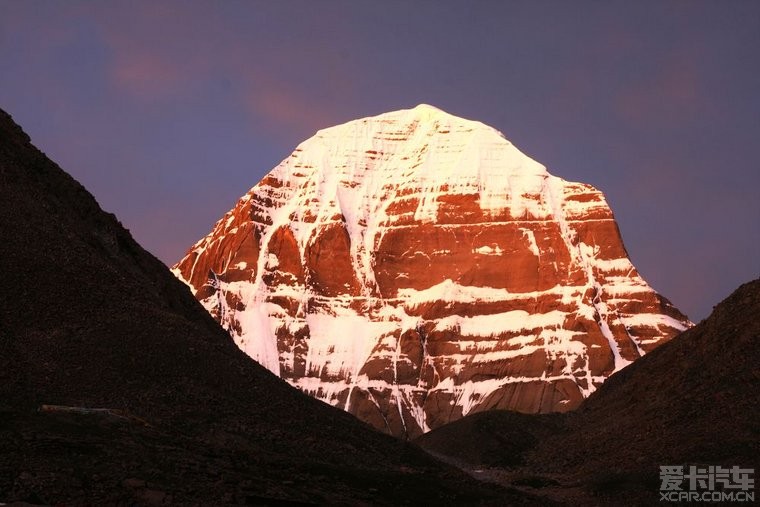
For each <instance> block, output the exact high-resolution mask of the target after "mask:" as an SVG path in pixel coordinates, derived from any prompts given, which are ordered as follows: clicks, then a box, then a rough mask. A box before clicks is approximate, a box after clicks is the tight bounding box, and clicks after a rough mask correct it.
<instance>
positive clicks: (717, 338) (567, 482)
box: [416, 280, 760, 505]
mask: <svg viewBox="0 0 760 507" xmlns="http://www.w3.org/2000/svg"><path fill="white" fill-rule="evenodd" d="M759 346H760V280H755V281H752V282H750V283H747V284H744V285H742V286H741V287H739V289H737V290H736V291H735V292H734V293H733V294H732V295H731V296H729V297H728V298H727V299H726V300H725V301H723V302H722V303H720V304H719V305H718V306H716V307H715V309H714V311H713V313H712V314H711V315H710V317H708V318H707V319H705V320H704V321H702V322H701V323H700V324H698V325H697V326H696V327H694V328H692V329H690V330H688V331H686V332H684V333H682V334H681V335H679V336H678V337H676V338H674V339H673V340H671V341H670V342H668V343H666V344H664V345H662V346H660V347H658V348H657V349H655V350H654V351H652V352H651V353H649V354H647V355H646V356H644V357H643V358H642V359H640V360H638V361H636V362H635V363H634V364H632V365H631V366H629V367H627V368H625V369H624V370H622V371H621V372H619V373H617V374H615V375H613V376H612V377H610V379H609V380H607V382H605V383H604V384H603V385H602V386H601V388H600V389H599V390H597V391H596V392H595V393H594V394H593V395H591V396H590V397H589V398H588V399H587V400H586V401H585V402H584V403H583V404H582V405H581V407H580V408H579V409H578V410H577V411H575V412H571V413H567V414H558V415H556V416H553V417H550V418H546V417H534V416H529V415H524V414H515V413H509V412H498V411H494V412H486V413H478V414H475V415H472V416H468V417H465V418H463V419H461V420H459V421H456V422H454V423H451V424H449V425H447V426H444V427H442V428H439V429H437V430H434V431H432V432H430V433H427V434H426V435H423V436H422V437H420V438H419V439H417V441H416V442H417V443H418V444H419V445H420V446H422V447H423V448H425V449H427V450H428V451H429V452H431V453H433V454H435V455H437V456H439V457H441V458H443V459H447V460H448V461H449V462H451V463H454V464H457V465H459V466H460V467H462V468H464V469H469V470H470V471H471V472H472V473H473V474H474V475H476V476H480V477H481V478H485V479H488V480H492V481H493V482H496V483H499V484H509V485H512V486H516V487H523V488H525V489H526V490H532V491H541V492H542V494H545V495H548V496H549V497H553V498H555V499H558V500H563V501H570V502H571V503H578V504H600V505H604V504H606V503H608V502H609V503H620V504H627V505H632V504H641V505H647V504H648V505H651V504H654V503H658V501H659V495H658V493H659V489H660V480H659V472H660V469H659V467H660V466H665V465H697V466H699V465H702V466H705V465H721V466H724V467H731V466H734V465H738V466H742V467H743V468H754V469H755V470H757V469H758V464H760V463H758V461H759V460H758V456H760V422H759V421H760V347H759Z"/></svg>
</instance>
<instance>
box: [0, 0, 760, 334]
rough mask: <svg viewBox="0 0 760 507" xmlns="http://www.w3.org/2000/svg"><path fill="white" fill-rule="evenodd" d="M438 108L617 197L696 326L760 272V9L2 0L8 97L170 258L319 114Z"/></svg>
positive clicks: (654, 281)
mask: <svg viewBox="0 0 760 507" xmlns="http://www.w3.org/2000/svg"><path fill="white" fill-rule="evenodd" d="M418 103H429V104H433V105H435V106H437V107H439V108H441V109H444V110H446V111H448V112H450V113H452V114H456V115H458V116H462V117H465V118H469V119H475V120H480V121H482V122H484V123H486V124H489V125H491V126H493V127H495V128H497V129H499V130H501V131H502V132H503V133H504V135H505V136H506V137H507V138H508V139H510V140H511V141H512V142H514V143H515V145H517V146H518V147H519V148H520V149H521V150H522V151H523V152H525V153H527V154H528V155H530V156H532V157H533V158H535V159H536V160H538V161H539V162H541V163H543V164H544V165H546V166H547V168H548V169H549V171H550V172H551V173H552V174H555V175H557V176H560V177H562V178H565V179H567V180H571V181H583V182H586V183H590V184H592V185H594V186H596V187H598V188H599V189H601V190H602V191H604V192H605V194H606V196H607V199H608V201H609V203H610V205H611V206H612V209H613V211H614V212H615V215H616V217H617V219H618V223H619V225H620V228H621V231H622V234H623V239H624V241H625V244H626V247H627V248H628V251H629V254H630V256H631V258H632V261H633V263H634V264H635V265H636V266H637V267H638V268H639V271H640V272H641V273H642V274H643V276H644V277H645V278H646V279H647V281H649V283H650V284H651V285H652V286H653V287H654V288H655V289H657V290H658V291H660V292H661V293H662V294H664V295H665V296H666V297H668V298H670V299H671V300H672V301H673V302H674V303H675V305H676V306H678V307H679V308H680V309H681V310H682V311H684V312H686V313H687V314H688V315H689V317H691V318H692V319H693V320H700V319H702V318H704V317H706V316H707V315H708V313H709V312H710V311H711V309H712V306H713V305H715V304H716V303H718V302H719V301H720V300H721V299H723V298H724V297H725V296H727V295H728V294H729V293H730V292H731V291H732V290H733V289H734V288H735V287H737V286H738V285H739V284H741V283H743V282H745V281H749V280H750V279H752V278H755V277H757V276H759V275H760V227H759V225H758V224H759V223H760V204H759V203H760V199H759V198H758V197H757V196H758V195H760V189H759V187H760V162H759V161H758V160H759V159H760V155H758V146H760V2H757V1H751V0H747V1H738V0H727V1H718V0H715V1H699V0H688V1H673V0H657V1H641V0H637V1H628V0H626V1H620V2H615V1H605V2H602V1H588V2H583V1H578V0H576V1H572V2H567V1H540V0H539V1H496V0H493V1H458V2H453V1H441V0H430V1H426V0H415V1H406V0H403V1H402V0H398V1H395V0H390V1H369V0H366V1H363V0H358V1H348V0H346V1H330V0H323V1H314V0H311V1H307V0H304V1H286V0H271V1H266V2H254V1H240V2H238V1H225V2H215V1H214V2H212V1H207V2H197V1H196V2H191V1H183V2H176V3H173V2H160V3H159V2H152V1H151V2H148V1H145V2H134V1H132V2H116V1H108V2H76V1H66V2H52V1H46V2H43V1H34V0H23V1H22V0H0V108H3V109H5V110H6V111H8V112H9V113H10V114H12V115H13V116H14V118H15V119H16V121H17V122H18V123H20V124H21V125H22V126H23V127H24V129H25V130H26V131H27V132H28V133H29V134H30V135H31V137H32V140H33V142H34V143H35V144H36V145H37V146H38V147H40V148H41V149H42V150H43V151H45V152H46V153H47V154H48V155H49V156H50V157H51V158H53V159H54V160H55V161H57V162H58V163H59V164H60V165H61V166H62V167H63V168H64V169H65V170H66V171H68V172H69V173H71V174H72V175H73V176H74V177H75V178H77V179H78V180H79V181H80V182H82V183H83V184H84V185H85V186H86V187H87V188H88V189H89V190H90V191H91V192H92V193H93V194H94V195H95V197H96V198H97V199H98V202H99V203H100V204H101V206H102V207H103V208H104V209H106V210H107V211H110V212H113V213H115V214H116V215H117V216H118V217H119V218H120V219H121V221H122V222H123V223H124V225H125V226H126V227H127V228H129V229H130V230H131V231H132V234H133V235H134V236H135V238H136V239H137V240H138V241H139V242H141V243H142V244H143V245H144V246H145V247H146V248H148V249H149V250H150V251H152V252H153V253H154V254H155V255H157V256H158V257H159V258H161V259H162V260H163V261H165V262H166V263H168V264H172V263H174V262H175V261H177V260H179V259H180V258H181V257H182V256H183V255H184V252H185V251H186V250H187V248H188V247H189V246H190V245H191V244H192V243H194V242H195V241H196V240H197V239H199V238H200V237H201V236H203V235H205V234H207V233H208V232H209V230H210V228H211V226H212V224H213V223H214V222H215V221H216V220H217V219H218V218H219V217H221V215H222V214H223V213H224V212H226V211H227V210H228V209H230V208H231V207H232V206H233V204H234V203H235V201H236V200H237V198H238V197H240V196H241V195H242V194H244V193H245V192H246V191H247V190H248V189H249V188H250V187H251V186H253V185H254V184H255V183H257V182H258V180H259V179H260V178H261V177H262V176H263V175H264V174H265V173H267V172H268V171H269V170H270V169H272V168H273V167H274V166H275V165H276V164H277V163H279V161H280V160H282V159H283V158H285V157H286V156H287V155H288V154H289V153H290V152H291V151H292V150H293V148H295V146H296V145H297V144H298V143H299V142H301V141H303V140H304V139H306V138H308V137H310V136H311V135H312V134H313V133H314V132H315V131H316V130H317V129H319V128H323V127H328V126H331V125H335V124H338V123H343V122H345V121H348V120H351V119H355V118H360V117H363V116H369V115H375V114H379V113H382V112H386V111H391V110H396V109H403V108H408V107H413V106H414V105H416V104H418Z"/></svg>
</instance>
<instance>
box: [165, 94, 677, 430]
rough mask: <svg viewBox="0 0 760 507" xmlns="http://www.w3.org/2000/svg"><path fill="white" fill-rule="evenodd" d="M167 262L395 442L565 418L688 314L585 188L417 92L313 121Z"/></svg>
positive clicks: (278, 362) (251, 334)
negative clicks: (536, 417)
mask: <svg viewBox="0 0 760 507" xmlns="http://www.w3.org/2000/svg"><path fill="white" fill-rule="evenodd" d="M174 271H175V273H176V274H177V276H178V277H180V278H181V279H183V280H185V281H186V282H187V283H188V284H189V285H190V287H191V288H192V289H193V291H194V292H195V294H196V297H198V298H199V299H200V300H201V301H202V302H203V304H204V305H205V306H206V307H207V308H208V309H209V311H211V313H212V314H213V315H214V316H215V317H216V318H217V319H218V320H219V321H220V322H221V323H222V325H224V326H225V327H226V328H227V329H228V330H229V331H230V333H231V335H232V336H233V337H234V339H235V341H236V342H237V343H238V345H239V346H240V347H241V348H242V349H243V350H244V351H246V352H247V353H248V354H249V355H251V357H253V358H254V359H256V360H257V361H259V362H260V363H262V364H263V365H265V366H266V367H267V368H269V369H270V370H272V371H273V372H275V373H277V374H279V375H281V376H282V377H283V378H285V379H286V380H288V381H289V382H291V383H292V384H293V385H295V386H297V387H299V388H300V389H302V390H304V391H306V392H308V393H310V394H312V395H314V396H316V397H318V398H320V399H323V400H324V401H327V402H329V403H332V404H334V405H338V406H340V407H342V408H345V409H346V410H349V411H351V412H352V413H354V414H356V415H357V416H359V417H360V418H363V419H365V420H366V421H368V422H370V423H371V424H374V425H375V426H377V427H380V428H384V429H385V430H387V431H389V432H391V433H394V434H407V435H415V434H418V433H420V432H424V431H426V430H428V429H430V428H433V427H436V426H439V425H441V424H443V423H445V422H448V421H450V420H454V419H456V418H458V417H461V416H462V415H464V414H467V413H469V412H473V411H479V410H485V409H489V408H510V409H516V410H520V411H525V412H547V411H556V410H567V409H569V408H572V407H574V406H577V404H578V403H579V402H580V400H581V399H582V398H583V397H585V396H587V395H588V394H590V393H591V392H593V390H594V389H595V388H596V386H598V385H599V384H600V383H601V382H603V381H604V379H605V378H606V377H607V376H609V375H610V374H612V373H614V372H615V371H618V370H619V369H621V368H623V367H624V366H625V365H627V364H629V363H630V362H631V361H633V360H635V359H636V358H638V357H640V356H641V355H643V354H645V353H646V351H648V350H651V349H652V348H653V347H655V346H657V345H658V344H659V343H662V342H664V341H666V340H668V339H669V338H670V337H672V336H673V335H675V334H676V333H677V332H679V331H681V330H683V329H685V328H686V327H687V326H688V325H690V323H689V321H688V320H687V319H686V317H684V316H683V315H682V314H681V313H680V312H678V310H676V309H675V308H673V307H672V306H671V305H670V303H669V302H667V300H665V299H663V298H661V297H660V296H659V295H657V294H656V293H655V292H654V291H653V290H652V289H651V287H649V285H647V283H646V282H645V281H644V280H643V279H642V278H641V277H640V276H639V275H638V273H637V272H636V269H635V268H634V267H633V265H632V264H631V262H630V260H629V259H628V257H627V254H626V252H625V248H624V246H623V244H622V240H621V239H620V235H619V231H618V228H617V224H616V223H615V220H614V217H613V215H612V212H611V211H610V209H609V207H608V205H607V203H606V201H605V199H604V196H603V195H602V193H601V192H599V191H598V190H596V189H594V188H593V187H591V186H590V185H586V184H582V183H571V182H567V181H565V180H562V179H561V178H558V177H556V176H552V175H550V174H549V173H548V172H547V170H546V168H545V167H544V166H543V165H541V164H540V163H538V162H536V161H534V160H533V159H531V158H530V157H528V156H526V155H525V154H523V153H522V152H520V151H519V150H518V149H517V148H516V147H515V146H514V145H513V144H512V143H510V142H509V141H508V140H506V139H505V138H504V136H503V135H502V134H501V133H500V132H498V131H497V130H495V129H493V128H492V127H489V126H487V125H484V124H483V123H480V122H477V121H471V120H465V119H462V118H458V117H456V116H453V115H450V114H448V113H446V112H444V111H441V110H440V109H437V108H435V107H433V106H429V105H425V104H421V105H419V106H417V107H415V108H413V109H406V110H400V111H395V112H390V113H385V114H381V115H379V116H374V117H369V118H362V119H359V120H355V121H351V122H348V123H345V124H342V125H338V126H335V127H331V128H327V129H323V130H320V131H318V132H317V133H316V135H314V136H313V137H312V138H310V139H308V140H306V141H304V142H303V143H301V144H300V145H299V146H298V147H297V148H296V149H295V151H294V152H293V153H292V154H291V155H290V156H289V157H288V158H286V159H285V160H283V161H282V162H281V163H280V164H279V165H278V166H277V167H275V168H274V169H273V170H272V171H271V172H270V173H269V174H268V175H267V176H265V177H264V178H263V179H262V180H261V181H260V182H259V183H258V184H257V185H256V186H254V187H253V188H252V189H251V190H250V191H249V192H248V193H247V194H246V195H245V196H244V197H243V198H241V199H240V201H239V202H238V203H237V205H236V206H235V207H234V208H233V209H232V210H231V211H230V212H229V213H227V214H226V215H225V216H224V217H223V218H222V219H221V220H220V221H219V222H218V223H217V224H216V225H215V227H214V230H213V231H212V232H211V233H210V234H209V235H208V236H206V237H205V238H202V239H201V240H200V241H199V242H198V243H196V244H195V245H194V246H193V247H192V248H191V249H190V251H189V252H188V254H187V256H186V257H185V258H184V259H182V260H181V261H180V262H179V263H178V264H177V265H176V266H175V268H174Z"/></svg>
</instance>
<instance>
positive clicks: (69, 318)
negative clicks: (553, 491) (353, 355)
mask: <svg viewBox="0 0 760 507" xmlns="http://www.w3.org/2000/svg"><path fill="white" fill-rule="evenodd" d="M0 280H2V285H0V503H13V502H16V501H25V502H28V503H32V504H51V505H167V504H178V505H307V504H322V505H367V504H369V505H376V504H380V505H405V504H412V503H414V504H427V503H435V504H438V503H442V504H450V505H461V504H462V503H464V502H470V501H474V502H478V503H486V504H487V503H494V504H497V505H498V504H504V503H518V504H519V503H520V502H527V503H528V504H531V503H533V504H535V502H534V501H533V500H532V499H531V498H530V497H528V496H525V495H522V494H516V493H514V492H510V491H507V490H504V489H502V488H498V487H494V488H491V487H484V486H482V485H480V484H478V483H477V482H475V481H474V480H472V479H471V478H469V477H468V476H466V475H465V474H463V473H461V472H459V471H457V470H454V469H452V468H450V467H446V466H444V465H442V464H441V463H439V462H437V461H435V460H433V459H431V458H430V457H428V456H427V455H425V454H424V453H423V452H422V451H420V450H418V449H416V448H415V447H413V446H411V444H405V443H402V442H399V441H397V440H395V439H392V438H391V437H388V436H386V435H382V434H380V433H378V432H376V431H374V430H372V429H371V428H369V427H368V426H366V425H365V424H363V423H361V422H359V421H357V420H356V419H355V418H353V417H351V416H350V415H348V414H346V413H344V412H342V411H339V410H336V409H334V408H332V407H329V406H327V405H325V404H324V403H321V402H318V401H316V400H314V399H312V398H310V397H308V396H306V395H304V394H303V393H301V392H299V391H298V390H296V389H293V388H292V387H290V386H288V385H287V384H286V383H285V382H283V381H282V380H280V379H278V378H277V377H276V376H274V375H272V374H271V373H270V372H268V371H266V370H265V369H264V368H262V367H260V366H259V365H258V364H256V363H255V362H253V361H251V360H250V358H248V357H247V356H246V355H245V354H243V353H242V352H241V351H240V350H239V349H238V348H237V347H236V346H235V344H234V343H233V342H232V340H231V339H230V337H229V335H228V334H227V333H225V332H224V331H223V330H222V329H221V328H220V327H219V325H218V324H217V323H215V322H214V321H213V319H212V318H211V317H210V316H209V315H208V313H207V312H206V311H205V310H203V308H202V307H201V306H200V305H199V304H198V302H197V301H196V300H195V299H194V298H193V297H192V295H191V294H190V292H189V291H188V290H187V288H186V287H185V286H184V285H182V284H181V283H180V282H179V281H178V280H177V279H176V278H175V277H174V276H172V275H171V273H170V272H169V270H168V269H166V267H165V266H163V264H162V263H161V262H160V261H158V260H157V259H155V258H154V257H153V256H151V255H150V254H148V253H147V252H145V251H144V250H143V249H142V248H141V247H140V246H139V245H137V244H136V243H135V242H134V241H133V240H132V238H131V236H130V235H129V233H128V232H127V231H126V230H125V229H124V228H123V227H121V225H120V224H119V223H118V222H117V220H116V219H115V217H114V216H113V215H109V214H106V213H104V212H103V211H102V210H101V209H100V208H99V206H98V205H97V203H96V202H95V200H94V199H93V198H92V196H91V195H90V194H89V193H88V192H87V191H86V190H85V189H84V188H83V187H82V186H81V185H79V184H78V183H77V182H76V181H74V180H73V179H72V178H71V177H70V176H68V175H67V174H66V173H64V172H63V171H62V170H61V169H60V168H58V167H57V166H56V165H55V164H54V163H52V162H51V161H50V160H48V159H47V158H46V157H45V156H44V154H42V153H40V152H39V151H38V150H37V149H35V148H34V147H33V146H32V145H31V144H30V142H29V138H28V137H27V136H26V135H25V134H24V133H23V132H22V131H21V129H20V128H19V127H18V126H16V125H15V124H14V123H13V122H12V120H11V118H10V117H9V116H7V115H6V114H5V113H4V112H2V111H0ZM43 405H57V406H63V407H73V408H74V409H76V410H79V411H76V410H75V411H72V410H70V409H65V408H64V409H60V408H57V409H56V408H53V409H49V408H48V409H45V407H43ZM41 409H42V410H41ZM81 409H87V410H88V409H105V410H98V411H95V412H89V413H88V412H85V413H81Z"/></svg>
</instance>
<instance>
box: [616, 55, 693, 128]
mask: <svg viewBox="0 0 760 507" xmlns="http://www.w3.org/2000/svg"><path fill="white" fill-rule="evenodd" d="M657 67H658V68H657V71H656V72H653V73H651V74H648V73H647V74H644V73H642V75H641V76H637V78H635V79H634V80H633V82H632V83H631V84H629V85H628V86H625V87H623V88H622V90H621V91H620V92H618V94H617V96H616V97H615V100H614V104H613V106H614V109H615V112H616V114H617V115H618V116H619V118H621V119H622V120H623V121H625V122H626V123H628V124H630V125H633V126H636V127H647V126H650V125H652V124H653V123H655V122H656V123H657V125H658V126H660V127H662V126H670V127H677V126H679V125H683V124H684V122H688V121H689V120H690V119H692V118H694V117H695V116H696V115H697V114H699V112H700V110H701V108H702V107H703V105H704V100H703V98H704V97H703V95H704V94H703V91H702V89H701V82H700V76H699V73H698V68H697V64H696V62H695V61H694V60H693V58H687V57H679V56H676V55H672V56H670V57H668V58H664V59H662V60H660V62H659V64H658V66H657Z"/></svg>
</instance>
